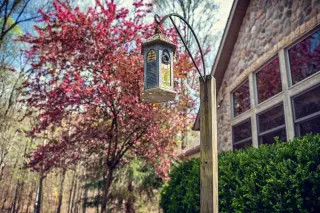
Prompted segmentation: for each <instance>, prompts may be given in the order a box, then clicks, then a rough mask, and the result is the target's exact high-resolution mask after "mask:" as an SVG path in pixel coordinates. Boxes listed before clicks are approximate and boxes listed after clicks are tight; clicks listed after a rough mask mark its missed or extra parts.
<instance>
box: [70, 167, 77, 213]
mask: <svg viewBox="0 0 320 213" xmlns="http://www.w3.org/2000/svg"><path fill="white" fill-rule="evenodd" d="M75 176H76V174H75V173H74V174H73V177H72V181H71V188H70V191H69V205H68V213H71V212H72V192H73V188H74V181H75Z"/></svg>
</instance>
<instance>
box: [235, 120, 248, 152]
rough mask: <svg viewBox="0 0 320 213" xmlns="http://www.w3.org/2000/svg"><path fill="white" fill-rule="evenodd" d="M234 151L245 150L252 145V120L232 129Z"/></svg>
mask: <svg viewBox="0 0 320 213" xmlns="http://www.w3.org/2000/svg"><path fill="white" fill-rule="evenodd" d="M232 132H233V149H243V148H247V147H249V146H251V145H252V134H251V120H250V119H249V120H246V121H244V122H242V123H240V124H237V125H235V126H233V127H232Z"/></svg>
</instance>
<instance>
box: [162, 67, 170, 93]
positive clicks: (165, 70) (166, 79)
mask: <svg viewBox="0 0 320 213" xmlns="http://www.w3.org/2000/svg"><path fill="white" fill-rule="evenodd" d="M161 85H162V86H164V87H171V75H170V64H161Z"/></svg>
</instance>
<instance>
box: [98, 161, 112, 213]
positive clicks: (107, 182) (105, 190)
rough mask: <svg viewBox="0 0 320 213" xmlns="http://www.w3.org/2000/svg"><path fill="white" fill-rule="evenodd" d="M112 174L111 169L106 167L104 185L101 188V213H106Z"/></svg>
mask: <svg viewBox="0 0 320 213" xmlns="http://www.w3.org/2000/svg"><path fill="white" fill-rule="evenodd" d="M112 172H113V169H112V168H110V167H108V168H107V174H106V179H105V183H104V186H103V192H102V193H103V194H102V203H101V213H106V212H107V202H108V193H109V188H110V186H111V183H112Z"/></svg>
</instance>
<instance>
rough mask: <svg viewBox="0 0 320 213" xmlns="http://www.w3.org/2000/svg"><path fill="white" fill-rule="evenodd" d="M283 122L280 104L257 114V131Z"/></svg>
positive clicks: (260, 131)
mask: <svg viewBox="0 0 320 213" xmlns="http://www.w3.org/2000/svg"><path fill="white" fill-rule="evenodd" d="M283 124H285V123H284V114H283V106H282V104H281V105H279V106H277V107H274V108H272V109H270V110H268V111H266V112H264V113H263V114H261V115H259V133H262V132H264V131H267V130H270V129H273V128H275V127H278V126H281V125H283Z"/></svg>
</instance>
